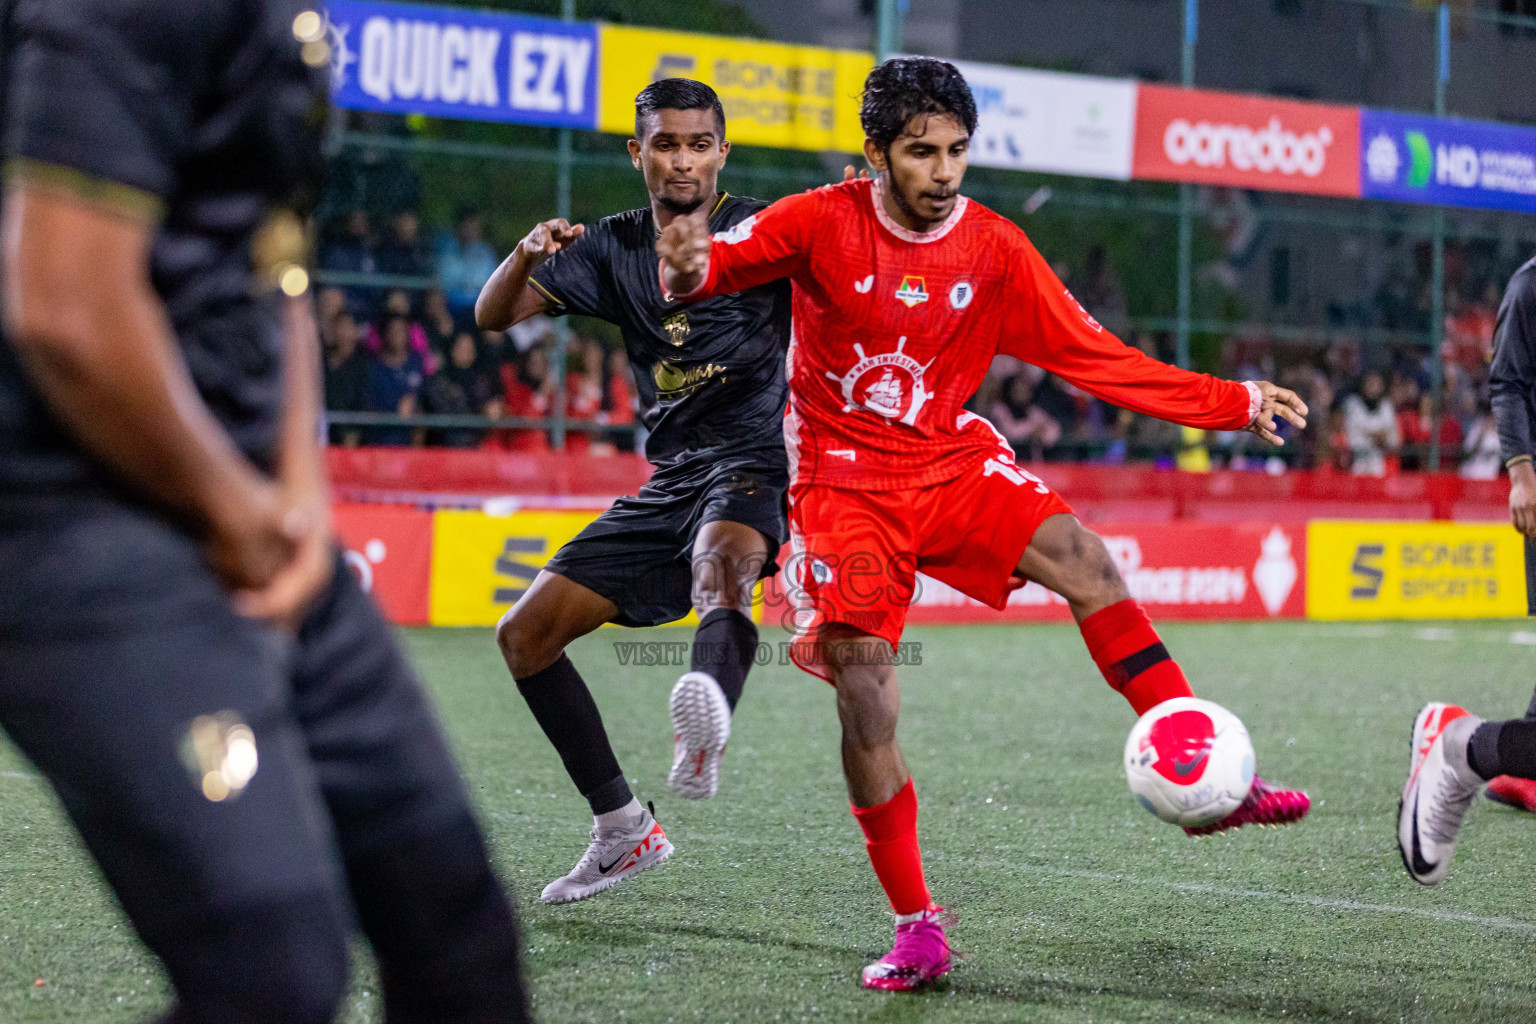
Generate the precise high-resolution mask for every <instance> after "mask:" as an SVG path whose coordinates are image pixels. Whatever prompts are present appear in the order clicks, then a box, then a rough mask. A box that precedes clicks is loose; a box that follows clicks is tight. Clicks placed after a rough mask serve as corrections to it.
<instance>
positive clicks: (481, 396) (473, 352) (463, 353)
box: [424, 331, 502, 448]
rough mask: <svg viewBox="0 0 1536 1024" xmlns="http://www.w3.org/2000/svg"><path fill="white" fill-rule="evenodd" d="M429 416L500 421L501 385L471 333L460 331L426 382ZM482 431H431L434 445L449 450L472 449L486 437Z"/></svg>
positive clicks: (462, 429)
mask: <svg viewBox="0 0 1536 1024" xmlns="http://www.w3.org/2000/svg"><path fill="white" fill-rule="evenodd" d="M424 397H425V400H426V401H425V404H426V408H427V411H428V412H431V413H442V414H445V415H452V416H485V417H487V418H488V419H499V418H500V417H501V409H502V400H501V388H500V381H499V380H498V379H497V377H496V375H495V374H494V373H492V372H491V370H490V369H489V368H487V367H486V365H485V363H484V362H483V361H482V360H481V358H480V350H479V346H477V345H476V344H475V335H474V333H473V332H471V331H460V332H459V333H458V334H456V335H455V336H454V338H453V342H452V343H451V345H450V346H449V350H448V358H447V359H446V360H445V361H444V362H443V365H442V367H441V368H440V369H439V370H438V371H437V372H436V373H434V374H433V375H432V376H430V377H428V378H427V383H426V388H425V391H424ZM485 433H486V432H485V431H484V430H476V429H473V428H469V427H454V428H449V429H446V430H443V431H440V432H437V431H434V432H433V434H432V435H431V439H432V440H433V442H434V443H437V444H444V445H447V446H448V447H450V448H473V447H475V446H476V445H477V444H479V443H480V440H481V438H482V437H484V436H485Z"/></svg>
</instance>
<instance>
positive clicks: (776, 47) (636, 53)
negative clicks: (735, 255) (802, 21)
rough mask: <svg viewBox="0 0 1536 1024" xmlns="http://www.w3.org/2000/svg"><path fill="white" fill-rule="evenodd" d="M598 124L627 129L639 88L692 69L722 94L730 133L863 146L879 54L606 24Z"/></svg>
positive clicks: (750, 141)
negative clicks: (863, 122) (863, 101)
mask: <svg viewBox="0 0 1536 1024" xmlns="http://www.w3.org/2000/svg"><path fill="white" fill-rule="evenodd" d="M599 31H601V33H602V41H601V46H599V47H598V52H599V53H600V55H601V56H600V60H601V64H600V66H599V68H598V95H599V104H598V110H597V127H598V130H599V131H605V132H616V133H619V134H623V135H629V134H631V133H632V132H633V131H634V128H635V95H636V94H637V93H639V92H640V90H641V89H644V88H645V87H646V86H647V85H650V84H651V83H652V82H654V81H657V80H658V79H662V78H693V79H697V80H698V81H700V82H704V83H706V84H708V85H710V86H712V87H713V88H714V90H715V91H716V92H717V93H719V94H720V102H721V104H722V105H723V106H724V107H725V118H726V125H727V127H726V135H727V137H728V138H729V139H730V140H731V141H732V142H739V143H743V144H745V145H750V146H777V147H779V148H781V149H809V150H816V151H820V150H834V151H837V152H842V153H857V152H859V151H860V150H861V149H862V148H863V146H864V130H863V129H862V128H860V127H859V103H858V96H859V92H860V90H862V89H863V88H864V78H865V76H867V75H868V74H869V72H870V69H871V68H873V67H874V66H875V58H874V56H873V55H872V54H870V53H867V52H863V51H859V50H831V49H827V48H826V47H821V46H792V45H789V44H786V43H765V42H759V41H757V40H752V39H737V38H734V37H731V36H711V35H701V34H698V33H694V32H667V31H662V30H659V29H649V28H630V27H627V26H622V25H603V26H601V27H600V29H599Z"/></svg>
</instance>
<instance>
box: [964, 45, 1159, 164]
mask: <svg viewBox="0 0 1536 1024" xmlns="http://www.w3.org/2000/svg"><path fill="white" fill-rule="evenodd" d="M955 67H957V68H959V69H960V73H961V74H963V75H965V80H966V83H967V84H969V85H970V87H971V93H972V94H973V95H974V96H975V97H976V114H977V125H976V134H975V136H974V137H973V138H972V139H971V163H973V164H976V165H977V166H980V167H1002V168H1007V169H1009V170H1017V171H1040V172H1043V173H1047V174H1075V175H1079V176H1082V177H1089V178H1117V179H1120V180H1122V181H1123V180H1125V179H1126V178H1129V177H1130V176H1131V127H1132V124H1133V123H1134V121H1135V115H1136V83H1135V81H1133V80H1132V79H1129V78H1096V77H1094V76H1092V75H1069V74H1063V73H1060V72H1055V71H1029V70H1025V69H1022V68H1010V67H1003V66H1001V65H997V64H975V63H972V62H970V61H956V62H955Z"/></svg>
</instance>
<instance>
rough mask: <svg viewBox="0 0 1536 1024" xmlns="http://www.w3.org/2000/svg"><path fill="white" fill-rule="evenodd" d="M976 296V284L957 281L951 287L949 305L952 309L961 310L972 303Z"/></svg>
mask: <svg viewBox="0 0 1536 1024" xmlns="http://www.w3.org/2000/svg"><path fill="white" fill-rule="evenodd" d="M975 297H976V286H975V285H973V284H971V282H969V281H956V282H955V283H954V286H953V287H951V288H950V289H949V305H950V308H951V309H955V310H961V309H964V308H965V307H966V306H969V305H970V304H971V300H972V299H974V298H975Z"/></svg>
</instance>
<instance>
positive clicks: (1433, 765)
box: [1397, 701, 1483, 885]
mask: <svg viewBox="0 0 1536 1024" xmlns="http://www.w3.org/2000/svg"><path fill="white" fill-rule="evenodd" d="M1481 721H1482V720H1481V719H1479V718H1478V717H1477V716H1475V715H1472V714H1470V713H1469V712H1468V711H1467V710H1466V709H1465V708H1461V707H1457V706H1456V705H1455V704H1442V703H1439V702H1438V701H1437V702H1433V703H1430V704H1426V705H1424V708H1423V710H1421V711H1420V712H1419V714H1418V717H1417V718H1415V719H1414V720H1413V739H1412V746H1411V748H1410V750H1409V757H1408V782H1407V783H1406V784H1405V785H1404V786H1403V799H1402V801H1401V802H1400V803H1399V804H1398V805H1397V850H1398V852H1399V853H1400V854H1402V857H1403V867H1404V868H1406V869H1407V871H1408V875H1409V877H1411V878H1412V879H1413V880H1414V881H1415V882H1418V883H1419V884H1420V885H1435V884H1436V883H1438V882H1439V881H1440V880H1441V879H1442V878H1444V877H1445V873H1446V872H1447V871H1449V870H1450V867H1451V858H1452V857H1454V856H1455V854H1456V836H1457V834H1458V833H1459V832H1460V831H1461V823H1462V821H1463V820H1465V818H1466V815H1467V809H1468V808H1470V807H1471V806H1472V800H1473V798H1474V797H1476V796H1477V791H1478V789H1479V788H1480V787H1481V785H1482V781H1483V780H1482V779H1480V778H1478V776H1477V774H1476V773H1475V772H1473V771H1472V769H1471V768H1470V767H1468V766H1467V764H1466V754H1465V752H1464V745H1465V743H1466V740H1467V738H1468V736H1469V732H1468V731H1467V730H1468V729H1469V728H1476V727H1477V724H1478V723H1479V722H1481ZM1447 730H1450V731H1451V733H1453V735H1452V736H1451V737H1450V740H1451V742H1453V743H1460V744H1463V751H1461V752H1458V751H1455V750H1452V749H1449V748H1448V747H1447Z"/></svg>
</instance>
